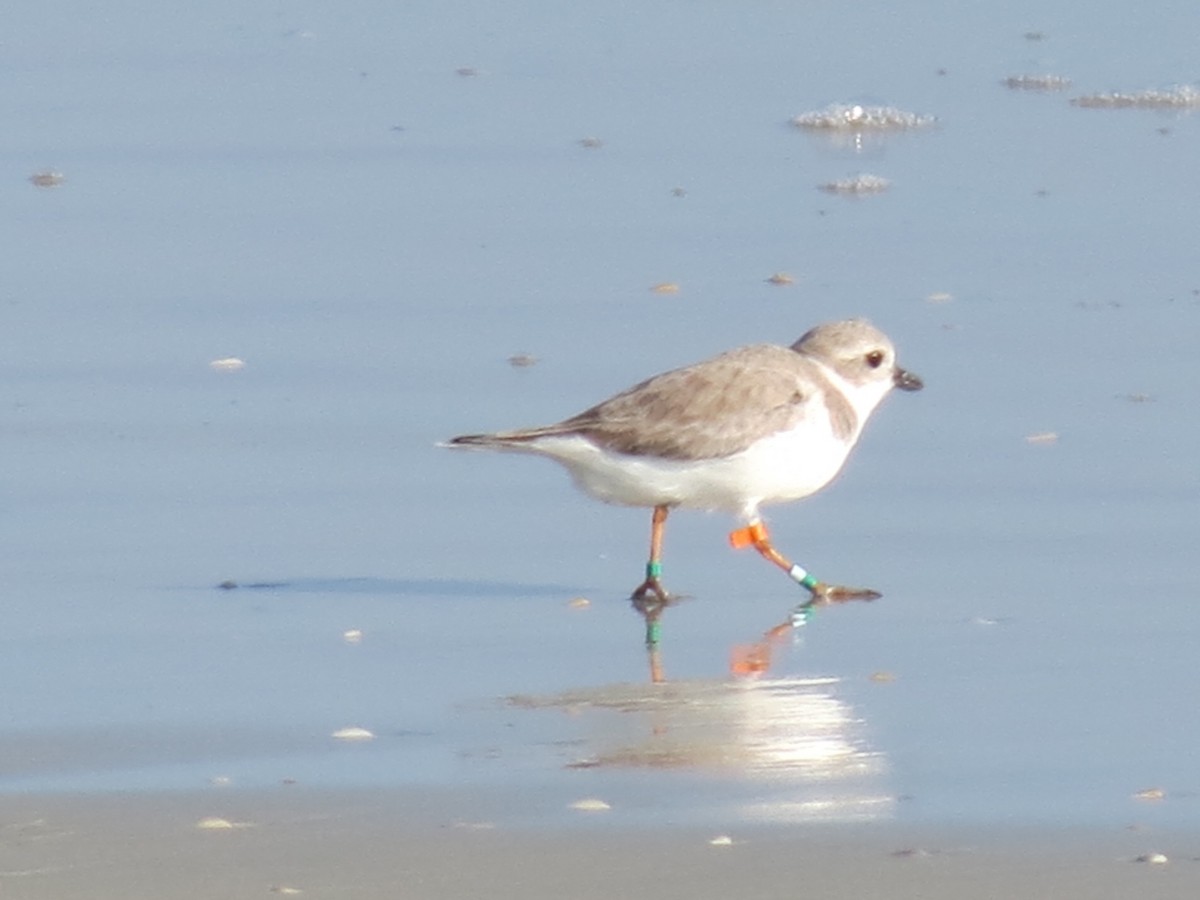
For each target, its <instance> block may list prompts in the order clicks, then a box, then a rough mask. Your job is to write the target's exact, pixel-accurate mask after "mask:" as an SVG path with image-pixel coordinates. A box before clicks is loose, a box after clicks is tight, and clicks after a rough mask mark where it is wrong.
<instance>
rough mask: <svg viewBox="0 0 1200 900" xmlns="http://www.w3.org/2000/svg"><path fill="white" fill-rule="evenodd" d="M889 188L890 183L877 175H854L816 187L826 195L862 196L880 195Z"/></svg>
mask: <svg viewBox="0 0 1200 900" xmlns="http://www.w3.org/2000/svg"><path fill="white" fill-rule="evenodd" d="M891 186H892V183H891V182H890V181H888V180H887V179H886V178H883V177H881V176H879V175H855V176H854V177H853V178H843V179H841V180H840V181H827V182H825V183H824V184H819V185H817V188H818V189H819V190H822V191H825V193H827V194H849V195H862V194H881V193H883V192H884V191H886V190H887V189H888V188H890V187H891Z"/></svg>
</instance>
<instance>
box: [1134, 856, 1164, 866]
mask: <svg viewBox="0 0 1200 900" xmlns="http://www.w3.org/2000/svg"><path fill="white" fill-rule="evenodd" d="M1134 862H1140V863H1149V864H1150V865H1152V866H1162V865H1166V864H1167V863H1168V862H1170V860H1168V859H1167V855H1166V854H1165V853H1143V854H1142V855H1141V856H1139V857H1138V858H1137V859H1135V860H1134Z"/></svg>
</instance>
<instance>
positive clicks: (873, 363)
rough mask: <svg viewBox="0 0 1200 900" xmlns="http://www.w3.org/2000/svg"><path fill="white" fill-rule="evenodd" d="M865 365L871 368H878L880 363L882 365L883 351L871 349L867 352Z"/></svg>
mask: <svg viewBox="0 0 1200 900" xmlns="http://www.w3.org/2000/svg"><path fill="white" fill-rule="evenodd" d="M867 365H868V366H870V367H871V368H872V369H878V368H879V367H880V366H881V365H883V351H882V350H872V351H871V352H870V353H868V354H867Z"/></svg>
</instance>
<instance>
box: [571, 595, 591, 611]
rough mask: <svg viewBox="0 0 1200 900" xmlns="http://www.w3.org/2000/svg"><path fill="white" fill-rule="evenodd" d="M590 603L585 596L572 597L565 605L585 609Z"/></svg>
mask: <svg viewBox="0 0 1200 900" xmlns="http://www.w3.org/2000/svg"><path fill="white" fill-rule="evenodd" d="M591 605H592V601H591V600H589V599H588V598H587V597H572V598H571V599H570V600H568V601H567V606H569V607H571V609H587V608H588V607H589V606H591Z"/></svg>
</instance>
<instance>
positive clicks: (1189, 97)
mask: <svg viewBox="0 0 1200 900" xmlns="http://www.w3.org/2000/svg"><path fill="white" fill-rule="evenodd" d="M1071 105H1072V106H1084V107H1088V108H1090V109H1197V108H1200V89H1197V88H1194V87H1192V86H1191V85H1187V84H1185V85H1181V86H1179V87H1175V88H1170V89H1169V90H1165V91H1154V90H1151V91H1137V92H1135V93H1132V94H1125V93H1121V92H1120V91H1114V92H1112V93H1110V94H1085V95H1084V96H1082V97H1072V98H1071Z"/></svg>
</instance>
